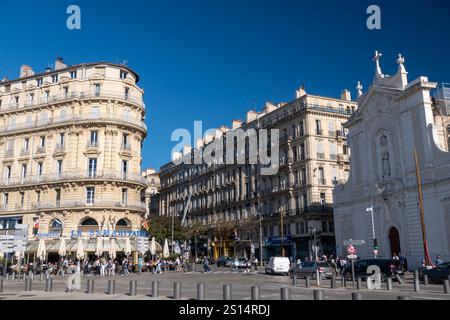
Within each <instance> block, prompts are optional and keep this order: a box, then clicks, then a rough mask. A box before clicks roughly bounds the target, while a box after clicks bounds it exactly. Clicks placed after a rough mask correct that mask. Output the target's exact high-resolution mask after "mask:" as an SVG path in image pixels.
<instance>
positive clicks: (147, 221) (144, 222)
mask: <svg viewBox="0 0 450 320" xmlns="http://www.w3.org/2000/svg"><path fill="white" fill-rule="evenodd" d="M148 227H150V220H148V219H144V220H143V221H142V228H144V229H145V230H147V229H148Z"/></svg>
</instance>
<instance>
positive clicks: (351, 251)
mask: <svg viewBox="0 0 450 320" xmlns="http://www.w3.org/2000/svg"><path fill="white" fill-rule="evenodd" d="M356 252H357V251H356V249H355V247H354V246H353V245H351V244H349V245H348V246H347V253H348V254H349V255H354V254H356Z"/></svg>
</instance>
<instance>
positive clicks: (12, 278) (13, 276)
mask: <svg viewBox="0 0 450 320" xmlns="http://www.w3.org/2000/svg"><path fill="white" fill-rule="evenodd" d="M11 281H12V282H14V281H16V273H15V272H13V273H12V276H11Z"/></svg>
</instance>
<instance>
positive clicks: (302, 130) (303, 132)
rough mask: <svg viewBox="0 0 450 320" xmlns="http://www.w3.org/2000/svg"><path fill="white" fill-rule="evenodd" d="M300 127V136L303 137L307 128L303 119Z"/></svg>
mask: <svg viewBox="0 0 450 320" xmlns="http://www.w3.org/2000/svg"><path fill="white" fill-rule="evenodd" d="M299 127H300V136H301V137H303V136H304V135H305V128H304V126H303V121H300V124H299Z"/></svg>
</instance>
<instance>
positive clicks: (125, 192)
mask: <svg viewBox="0 0 450 320" xmlns="http://www.w3.org/2000/svg"><path fill="white" fill-rule="evenodd" d="M127 202H128V189H125V188H124V189H122V204H123V205H126V204H127Z"/></svg>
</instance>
